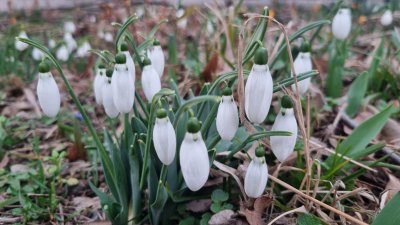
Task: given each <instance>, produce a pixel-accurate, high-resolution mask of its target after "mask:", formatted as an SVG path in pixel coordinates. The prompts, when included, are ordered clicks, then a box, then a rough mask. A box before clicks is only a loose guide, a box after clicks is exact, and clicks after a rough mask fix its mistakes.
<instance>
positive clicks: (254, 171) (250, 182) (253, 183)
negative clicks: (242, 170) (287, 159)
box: [244, 147, 268, 198]
mask: <svg viewBox="0 0 400 225" xmlns="http://www.w3.org/2000/svg"><path fill="white" fill-rule="evenodd" d="M264 154H265V153H264V149H263V148H262V147H258V148H257V149H256V155H255V156H254V157H253V159H252V160H251V162H250V164H249V167H248V168H247V171H246V175H245V177H244V191H245V192H246V194H247V195H248V196H249V197H252V198H258V197H260V196H261V195H262V194H263V192H264V190H265V186H266V185H267V181H268V167H267V164H266V162H265V157H264Z"/></svg>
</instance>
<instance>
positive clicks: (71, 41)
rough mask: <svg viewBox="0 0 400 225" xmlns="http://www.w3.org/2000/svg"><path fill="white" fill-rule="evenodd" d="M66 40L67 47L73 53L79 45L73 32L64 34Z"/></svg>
mask: <svg viewBox="0 0 400 225" xmlns="http://www.w3.org/2000/svg"><path fill="white" fill-rule="evenodd" d="M64 41H65V44H66V45H67V49H68V52H69V53H71V52H72V51H73V50H75V49H76V47H77V46H78V45H77V43H76V41H75V39H74V37H73V36H72V34H71V33H65V34H64Z"/></svg>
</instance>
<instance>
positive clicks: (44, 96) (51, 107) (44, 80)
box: [36, 62, 61, 117]
mask: <svg viewBox="0 0 400 225" xmlns="http://www.w3.org/2000/svg"><path fill="white" fill-rule="evenodd" d="M36 91H37V96H38V99H39V105H40V108H42V110H43V112H44V114H46V115H47V116H49V117H55V116H56V115H57V113H58V111H60V104H61V98H60V91H59V90H58V86H57V83H56V81H55V80H54V78H53V75H52V74H51V72H50V66H49V65H48V63H46V62H41V63H40V64H39V80H38V84H37V89H36Z"/></svg>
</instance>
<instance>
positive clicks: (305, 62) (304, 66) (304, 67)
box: [292, 44, 312, 95]
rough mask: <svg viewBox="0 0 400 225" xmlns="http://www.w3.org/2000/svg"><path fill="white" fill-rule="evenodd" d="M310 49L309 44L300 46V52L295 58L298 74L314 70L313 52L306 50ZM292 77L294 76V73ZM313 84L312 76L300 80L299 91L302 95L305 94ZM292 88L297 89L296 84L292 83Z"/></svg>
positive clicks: (294, 64)
mask: <svg viewBox="0 0 400 225" xmlns="http://www.w3.org/2000/svg"><path fill="white" fill-rule="evenodd" d="M307 49H308V50H309V49H310V48H309V44H308V47H307V44H306V46H303V44H302V47H300V52H299V54H298V55H297V57H296V59H295V60H294V63H293V66H294V70H295V71H296V74H301V73H306V72H309V71H311V70H312V60H311V53H310V52H309V51H308V52H307V51H306V50H307ZM292 77H293V73H292ZM310 84H311V77H309V78H307V79H304V80H301V81H299V82H298V87H299V93H300V95H304V94H305V93H306V92H307V90H308V87H309V86H310ZM292 90H293V91H295V90H296V85H295V84H293V85H292Z"/></svg>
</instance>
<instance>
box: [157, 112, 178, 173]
mask: <svg viewBox="0 0 400 225" xmlns="http://www.w3.org/2000/svg"><path fill="white" fill-rule="evenodd" d="M153 141H154V148H155V150H156V153H157V156H158V158H159V159H160V161H161V162H162V163H163V164H165V165H169V164H171V163H172V161H174V158H175V152H176V135H175V130H174V127H173V126H172V124H171V121H170V120H169V118H168V116H167V111H166V110H165V109H159V110H158V111H157V118H156V124H155V125H154V129H153Z"/></svg>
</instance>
